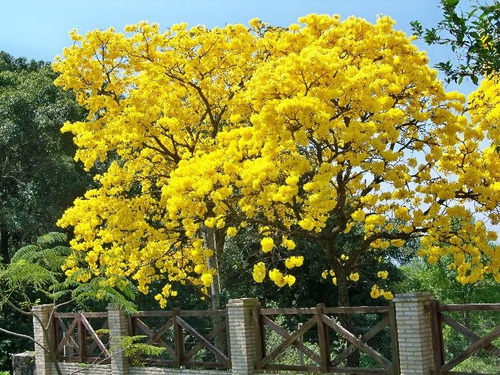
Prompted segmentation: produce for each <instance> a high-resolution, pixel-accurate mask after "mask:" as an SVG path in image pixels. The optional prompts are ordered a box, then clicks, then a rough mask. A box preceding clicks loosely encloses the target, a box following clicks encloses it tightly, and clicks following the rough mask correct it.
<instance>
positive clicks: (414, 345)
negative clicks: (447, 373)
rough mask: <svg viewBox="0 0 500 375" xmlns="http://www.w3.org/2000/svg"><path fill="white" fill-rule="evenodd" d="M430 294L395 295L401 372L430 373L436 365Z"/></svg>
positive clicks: (409, 373) (427, 374)
mask: <svg viewBox="0 0 500 375" xmlns="http://www.w3.org/2000/svg"><path fill="white" fill-rule="evenodd" d="M434 301H435V299H434V297H433V296H432V294H430V293H405V294H397V295H396V297H395V298H394V303H395V306H396V321H397V326H398V342H399V366H400V373H401V375H417V374H418V375H429V374H430V373H431V372H430V371H432V370H433V367H434V356H433V346H432V329H431V326H432V320H431V319H432V316H431V313H430V311H429V310H430V309H429V306H430V305H431V304H432V303H433V302H434Z"/></svg>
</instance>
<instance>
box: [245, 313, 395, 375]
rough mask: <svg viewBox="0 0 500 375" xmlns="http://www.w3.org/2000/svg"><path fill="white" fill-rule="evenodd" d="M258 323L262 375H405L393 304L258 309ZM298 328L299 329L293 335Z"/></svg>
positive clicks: (256, 320) (255, 319)
mask: <svg viewBox="0 0 500 375" xmlns="http://www.w3.org/2000/svg"><path fill="white" fill-rule="evenodd" d="M355 316H356V318H355ZM272 317H274V318H272ZM253 318H254V322H255V326H256V327H257V328H256V332H257V340H256V341H257V369H258V370H262V371H265V370H269V371H302V372H340V373H350V372H352V373H357V374H398V373H399V367H398V363H399V362H398V353H397V338H396V335H397V332H396V325H395V312H394V305H393V304H391V305H390V306H387V307H375V306H361V307H344V308H339V307H336V308H335V307H333V308H332V307H325V306H324V305H318V306H316V308H296V309H286V308H285V309H260V308H259V307H255V308H254V311H253ZM299 321H300V323H297V322H299ZM294 325H295V326H296V327H297V329H292V330H291V332H290V328H291V327H293V326H294ZM346 327H349V329H347V328H346ZM277 337H279V339H278V340H277V339H276V338H277ZM273 344H274V345H273ZM291 349H292V350H291Z"/></svg>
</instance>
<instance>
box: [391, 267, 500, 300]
mask: <svg viewBox="0 0 500 375" xmlns="http://www.w3.org/2000/svg"><path fill="white" fill-rule="evenodd" d="M401 272H402V273H403V275H404V278H403V279H402V280H401V281H400V282H399V283H398V284H397V285H396V286H395V288H396V292H398V293H409V292H430V293H432V294H433V295H434V296H435V297H436V299H437V300H438V301H439V302H441V303H500V294H499V293H498V283H496V282H495V281H494V280H491V279H485V280H482V281H480V282H478V283H475V284H466V285H462V284H460V283H459V282H458V281H456V279H455V274H454V273H453V272H452V271H450V270H449V269H448V268H447V267H446V260H441V261H439V262H438V263H437V264H435V265H430V264H428V263H427V262H424V261H422V260H420V259H416V260H414V261H413V262H412V263H410V264H407V265H404V266H402V267H401Z"/></svg>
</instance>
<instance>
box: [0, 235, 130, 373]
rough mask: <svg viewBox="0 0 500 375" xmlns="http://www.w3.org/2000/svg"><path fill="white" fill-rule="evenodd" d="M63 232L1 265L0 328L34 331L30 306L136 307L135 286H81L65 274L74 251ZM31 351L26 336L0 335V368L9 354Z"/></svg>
mask: <svg viewBox="0 0 500 375" xmlns="http://www.w3.org/2000/svg"><path fill="white" fill-rule="evenodd" d="M66 237H67V236H66V235H65V234H63V233H57V232H51V233H47V234H45V235H43V236H41V237H39V238H38V239H37V240H36V243H35V244H32V245H27V246H24V247H23V248H21V249H19V250H18V251H17V252H16V253H15V254H14V256H13V257H12V261H11V262H10V263H9V264H0V328H2V329H5V330H7V331H10V332H12V333H14V334H15V333H21V334H24V335H27V336H32V335H33V329H32V314H31V311H32V308H33V307H34V306H35V305H38V304H42V303H54V304H55V305H56V309H58V310H59V311H64V310H65V311H71V310H75V309H78V310H82V309H84V310H89V311H92V310H93V311H95V310H100V311H102V310H103V309H105V308H106V305H107V303H109V302H112V303H114V304H116V305H117V306H119V307H120V308H122V309H125V310H127V311H129V312H134V311H136V307H135V305H134V304H133V302H131V300H133V298H134V297H135V295H136V290H135V289H134V287H133V286H132V284H131V283H130V282H128V281H127V280H126V279H123V280H122V284H121V285H120V286H121V288H119V289H118V288H117V289H113V288H111V287H109V286H105V285H103V284H102V283H101V280H100V279H99V278H95V279H92V280H91V281H90V282H89V283H85V284H81V283H78V282H76V281H75V278H74V277H65V275H64V273H63V270H62V268H61V266H62V265H63V263H64V262H65V260H66V258H67V256H68V255H70V254H72V253H73V251H72V250H71V248H70V247H69V246H68V245H67V239H66ZM25 350H33V344H32V343H31V342H29V340H25V339H20V338H19V337H15V335H6V334H5V333H0V369H7V368H8V366H9V365H8V363H9V362H10V356H9V354H12V353H16V352H22V351H25Z"/></svg>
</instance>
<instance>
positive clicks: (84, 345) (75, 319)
mask: <svg viewBox="0 0 500 375" xmlns="http://www.w3.org/2000/svg"><path fill="white" fill-rule="evenodd" d="M53 327H54V337H55V343H54V346H55V354H56V356H57V357H58V358H59V360H62V361H67V362H81V363H84V362H86V363H89V362H96V361H100V362H101V363H109V361H110V355H109V332H108V313H107V312H100V313H82V312H79V313H57V312H56V313H54V314H53Z"/></svg>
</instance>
